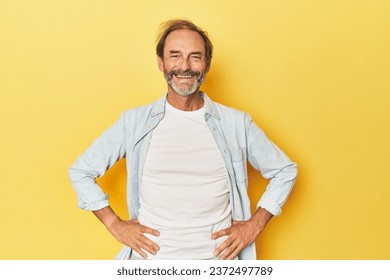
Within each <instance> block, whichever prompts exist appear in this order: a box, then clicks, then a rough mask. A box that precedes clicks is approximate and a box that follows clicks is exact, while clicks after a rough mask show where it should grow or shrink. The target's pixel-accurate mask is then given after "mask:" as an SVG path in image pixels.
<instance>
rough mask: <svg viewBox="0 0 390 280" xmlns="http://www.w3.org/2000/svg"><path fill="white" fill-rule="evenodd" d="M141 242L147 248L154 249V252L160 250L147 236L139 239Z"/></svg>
mask: <svg viewBox="0 0 390 280" xmlns="http://www.w3.org/2000/svg"><path fill="white" fill-rule="evenodd" d="M139 241H140V242H141V243H143V244H145V245H146V246H148V247H150V248H151V249H153V250H154V251H158V250H160V246H158V244H157V243H155V242H153V241H152V240H150V239H149V238H147V237H146V236H144V235H142V236H141V237H140V239H139Z"/></svg>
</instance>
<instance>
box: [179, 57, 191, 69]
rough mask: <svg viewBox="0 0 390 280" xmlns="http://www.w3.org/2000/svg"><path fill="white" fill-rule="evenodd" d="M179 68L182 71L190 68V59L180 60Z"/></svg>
mask: <svg viewBox="0 0 390 280" xmlns="http://www.w3.org/2000/svg"><path fill="white" fill-rule="evenodd" d="M180 68H181V70H182V71H186V70H190V69H191V61H190V60H189V59H183V60H182V61H181V65H180Z"/></svg>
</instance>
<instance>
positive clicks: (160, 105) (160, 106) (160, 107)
mask: <svg viewBox="0 0 390 280" xmlns="http://www.w3.org/2000/svg"><path fill="white" fill-rule="evenodd" d="M200 95H201V97H202V98H203V100H204V105H203V106H204V108H205V112H206V115H210V116H211V117H213V118H216V119H218V120H219V119H220V118H221V117H220V116H219V114H218V111H217V107H216V106H215V104H214V102H213V101H211V99H210V98H209V97H208V96H207V94H205V93H204V92H203V91H201V92H200ZM165 102H167V93H166V94H164V96H162V97H161V98H160V99H159V100H157V101H156V102H155V103H154V104H153V107H152V112H151V117H154V116H156V115H159V114H164V113H165Z"/></svg>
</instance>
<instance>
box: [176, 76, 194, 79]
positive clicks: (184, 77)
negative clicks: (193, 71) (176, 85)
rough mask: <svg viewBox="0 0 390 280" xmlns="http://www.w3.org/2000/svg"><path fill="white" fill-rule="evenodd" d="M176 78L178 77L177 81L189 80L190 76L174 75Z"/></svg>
mask: <svg viewBox="0 0 390 280" xmlns="http://www.w3.org/2000/svg"><path fill="white" fill-rule="evenodd" d="M176 77H178V78H179V79H189V78H191V77H192V76H179V75H176Z"/></svg>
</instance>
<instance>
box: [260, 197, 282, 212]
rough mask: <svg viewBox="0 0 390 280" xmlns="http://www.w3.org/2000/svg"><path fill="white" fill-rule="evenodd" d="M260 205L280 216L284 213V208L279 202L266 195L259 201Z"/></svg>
mask: <svg viewBox="0 0 390 280" xmlns="http://www.w3.org/2000/svg"><path fill="white" fill-rule="evenodd" d="M259 207H261V208H264V209H265V210H267V211H268V212H270V213H271V214H272V215H274V216H279V215H280V214H281V213H282V208H281V207H280V206H279V204H277V203H275V202H273V201H272V200H269V199H267V198H264V197H262V198H261V199H260V201H259V203H257V208H259Z"/></svg>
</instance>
